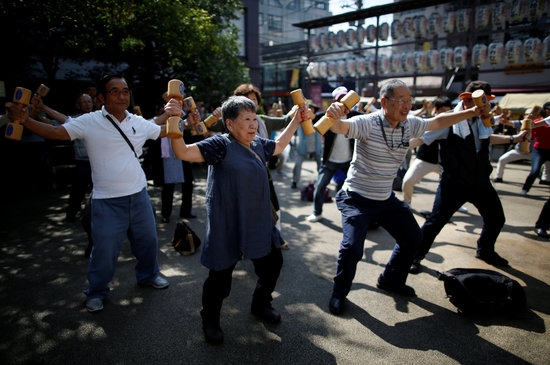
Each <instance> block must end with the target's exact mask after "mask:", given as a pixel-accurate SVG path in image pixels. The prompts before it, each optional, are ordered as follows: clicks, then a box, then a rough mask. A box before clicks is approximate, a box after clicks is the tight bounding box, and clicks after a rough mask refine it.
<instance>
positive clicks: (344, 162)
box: [306, 86, 362, 223]
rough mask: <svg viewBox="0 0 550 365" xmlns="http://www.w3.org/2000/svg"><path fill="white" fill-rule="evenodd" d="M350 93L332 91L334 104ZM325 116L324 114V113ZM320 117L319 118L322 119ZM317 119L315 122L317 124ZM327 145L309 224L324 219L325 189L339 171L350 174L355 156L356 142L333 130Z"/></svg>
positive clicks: (337, 89) (329, 134)
mask: <svg viewBox="0 0 550 365" xmlns="http://www.w3.org/2000/svg"><path fill="white" fill-rule="evenodd" d="M347 93H348V89H346V88H345V87H344V86H339V87H337V88H336V89H334V90H333V91H332V100H333V102H336V101H339V100H340V99H342V98H343V97H344V96H345V95H346V94H347ZM361 114H362V113H360V112H358V111H355V110H352V111H349V113H348V114H347V117H348V118H351V117H352V116H355V115H361ZM323 115H324V113H323ZM321 117H322V115H320V116H319V117H318V118H321ZM318 118H317V117H316V119H315V122H317V119H318ZM324 138H325V143H324V147H323V161H322V162H323V163H322V164H321V167H320V168H319V170H318V173H317V179H316V180H315V190H314V191H313V213H312V214H311V215H309V216H307V217H306V220H307V221H308V222H312V223H315V222H319V221H320V220H321V219H323V204H324V203H325V189H326V187H327V186H328V184H330V181H331V180H332V177H333V176H334V174H336V172H337V171H338V170H341V171H343V172H344V173H345V174H347V172H348V168H349V164H350V162H351V158H352V155H353V146H354V144H355V140H354V139H353V138H350V139H348V138H346V136H344V135H342V134H337V133H334V132H332V131H331V130H328V131H326V133H325V134H324Z"/></svg>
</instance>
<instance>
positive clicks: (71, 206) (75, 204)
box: [65, 93, 94, 256]
mask: <svg viewBox="0 0 550 365" xmlns="http://www.w3.org/2000/svg"><path fill="white" fill-rule="evenodd" d="M93 107H94V104H93V100H92V97H91V96H90V95H88V94H85V93H82V94H80V95H79V96H78V99H77V101H76V109H77V110H78V113H77V114H75V115H74V116H73V117H74V118H76V117H78V116H80V115H82V114H86V113H90V112H91V111H92V110H93ZM73 148H74V160H75V161H74V162H75V172H74V178H73V183H72V185H71V192H70V194H69V203H68V205H67V210H66V215H65V220H67V221H68V222H74V221H75V219H76V214H77V213H78V212H80V210H81V209H82V201H83V200H84V197H85V196H86V193H87V192H89V191H90V189H91V187H92V167H91V166H90V160H89V158H88V152H87V151H86V146H85V144H84V141H82V140H81V139H75V140H74V141H73ZM90 252H91V251H90ZM88 256H89V255H88Z"/></svg>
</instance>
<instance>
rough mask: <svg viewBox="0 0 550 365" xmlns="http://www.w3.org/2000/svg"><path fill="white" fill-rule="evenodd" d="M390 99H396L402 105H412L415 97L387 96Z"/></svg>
mask: <svg viewBox="0 0 550 365" xmlns="http://www.w3.org/2000/svg"><path fill="white" fill-rule="evenodd" d="M387 99H388V100H391V101H395V102H396V103H399V104H401V105H412V104H413V99H412V98H411V99H392V98H387Z"/></svg>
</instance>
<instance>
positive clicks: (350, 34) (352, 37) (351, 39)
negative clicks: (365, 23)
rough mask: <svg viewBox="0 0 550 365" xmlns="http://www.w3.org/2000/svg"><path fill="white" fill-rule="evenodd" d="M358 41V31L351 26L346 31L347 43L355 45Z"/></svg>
mask: <svg viewBox="0 0 550 365" xmlns="http://www.w3.org/2000/svg"><path fill="white" fill-rule="evenodd" d="M355 41H357V32H356V31H355V29H353V28H349V29H348V30H347V31H346V43H347V45H348V46H353V44H354V43H355Z"/></svg>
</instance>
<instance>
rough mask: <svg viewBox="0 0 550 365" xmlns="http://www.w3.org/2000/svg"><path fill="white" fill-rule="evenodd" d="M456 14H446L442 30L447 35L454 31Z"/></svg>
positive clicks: (451, 12) (452, 12) (450, 12)
mask: <svg viewBox="0 0 550 365" xmlns="http://www.w3.org/2000/svg"><path fill="white" fill-rule="evenodd" d="M455 24H456V13H455V12H454V11H449V12H447V16H446V17H445V19H444V21H443V30H444V31H445V32H447V33H453V32H454V31H455Z"/></svg>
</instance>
